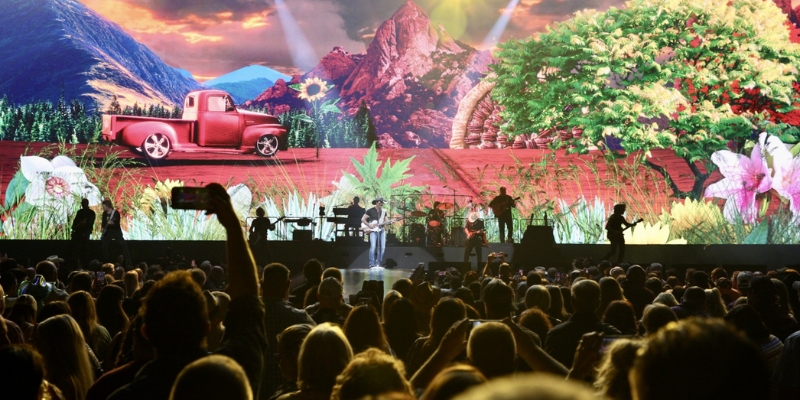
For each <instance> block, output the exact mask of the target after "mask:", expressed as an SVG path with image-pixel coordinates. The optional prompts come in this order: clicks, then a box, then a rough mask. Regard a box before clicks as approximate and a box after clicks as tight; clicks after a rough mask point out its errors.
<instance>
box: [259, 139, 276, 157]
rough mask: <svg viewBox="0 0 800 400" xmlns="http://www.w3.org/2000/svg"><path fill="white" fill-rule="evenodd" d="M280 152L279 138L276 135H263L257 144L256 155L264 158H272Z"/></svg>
mask: <svg viewBox="0 0 800 400" xmlns="http://www.w3.org/2000/svg"><path fill="white" fill-rule="evenodd" d="M277 152H278V137H277V136H275V135H270V134H266V135H261V137H260V138H259V139H258V142H256V153H258V154H259V155H261V156H264V157H272V156H274V155H275V153H277Z"/></svg>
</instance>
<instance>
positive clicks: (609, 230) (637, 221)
mask: <svg viewBox="0 0 800 400" xmlns="http://www.w3.org/2000/svg"><path fill="white" fill-rule="evenodd" d="M642 221H644V219H642V218H639V219H637V220H636V221H634V222H633V223H632V224H631V225H630V226H626V227H625V228H624V229H623V230H621V231H616V230H613V229H608V233H614V234H617V235H620V236H622V233H623V232H625V231H627V230H628V228H630V227H632V226H636V224H638V223H639V222H642Z"/></svg>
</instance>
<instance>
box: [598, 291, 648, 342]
mask: <svg viewBox="0 0 800 400" xmlns="http://www.w3.org/2000/svg"><path fill="white" fill-rule="evenodd" d="M603 322H605V323H607V324H610V325H611V326H613V327H615V328H617V329H619V331H620V332H622V334H623V335H632V336H636V335H638V334H639V324H638V321H637V320H636V315H635V314H634V312H633V306H632V305H631V303H630V302H628V301H627V300H614V301H612V302H611V303H610V304H609V305H608V308H606V312H605V313H603Z"/></svg>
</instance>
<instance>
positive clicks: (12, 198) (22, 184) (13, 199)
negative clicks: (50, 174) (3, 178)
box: [5, 171, 30, 209]
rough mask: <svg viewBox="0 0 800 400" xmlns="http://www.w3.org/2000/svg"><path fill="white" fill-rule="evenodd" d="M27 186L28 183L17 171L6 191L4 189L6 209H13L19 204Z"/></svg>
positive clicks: (20, 172)
mask: <svg viewBox="0 0 800 400" xmlns="http://www.w3.org/2000/svg"><path fill="white" fill-rule="evenodd" d="M29 184H30V182H28V180H27V179H25V176H23V175H22V171H17V173H16V174H14V177H13V178H12V179H11V182H9V184H8V189H6V204H5V208H6V209H9V208H11V207H13V206H14V205H15V204H17V203H18V202H19V200H20V199H21V198H22V196H24V195H25V189H27V188H28V185H29Z"/></svg>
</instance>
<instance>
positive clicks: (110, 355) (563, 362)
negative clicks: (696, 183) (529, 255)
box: [0, 184, 800, 400]
mask: <svg viewBox="0 0 800 400" xmlns="http://www.w3.org/2000/svg"><path fill="white" fill-rule="evenodd" d="M209 188H210V189H211V190H212V193H213V194H214V195H213V196H212V199H211V200H210V206H209V210H208V211H209V212H210V213H213V214H216V215H217V218H218V221H219V222H220V223H221V224H222V225H223V227H224V228H225V230H226V232H227V256H226V260H225V262H224V263H220V264H223V265H220V266H214V265H212V263H211V262H203V263H200V264H199V265H193V263H184V262H181V261H178V262H172V261H169V260H161V261H159V263H152V264H147V263H143V262H142V263H139V264H135V265H130V266H127V265H124V263H123V264H122V265H120V264H113V263H107V264H102V263H100V262H97V261H93V262H90V263H88V264H87V265H86V266H85V268H83V267H80V266H77V267H76V266H74V265H70V264H69V263H68V262H67V263H65V262H64V260H63V259H60V258H58V257H55V256H54V257H50V258H48V259H47V260H42V261H41V262H39V263H38V264H37V265H36V266H35V268H25V266H23V265H20V264H19V263H17V261H15V260H14V259H13V256H14V254H13V253H12V254H10V255H8V256H3V259H2V260H0V294H2V299H3V301H2V302H0V316H1V317H0V377H2V381H3V384H2V385H0V398H3V399H67V400H84V399H90V400H95V399H112V400H119V399H260V400H267V399H280V400H307V399H337V400H338V399H342V400H344V399H423V400H440V399H450V398H459V399H487V398H492V399H517V398H519V399H521V398H533V399H590V398H597V397H600V398H608V399H676V398H679V399H725V400H732V399H770V398H773V399H797V398H800V346H798V343H799V342H800V325H798V323H797V321H796V319H795V317H794V312H795V311H794V310H797V309H798V308H799V307H800V296H799V295H798V294H799V293H800V273H798V272H797V271H794V270H791V269H787V270H779V271H769V272H767V273H759V272H749V271H741V272H739V271H735V272H733V273H732V274H730V275H729V274H728V271H726V270H724V269H722V268H717V269H714V270H713V271H695V270H691V269H690V270H687V271H685V273H683V272H684V271H681V272H682V273H678V271H675V270H672V269H664V268H663V267H662V266H661V265H660V264H651V265H647V266H640V265H627V264H625V263H618V264H612V263H610V262H608V261H602V262H600V263H599V264H595V263H593V262H591V261H590V260H576V261H575V262H574V263H573V267H572V268H571V270H570V271H559V270H557V269H556V268H547V269H546V268H543V267H537V268H534V269H532V270H531V271H529V272H528V273H527V274H523V273H521V272H522V271H516V273H515V271H514V270H512V268H511V266H510V265H509V263H507V262H506V260H505V259H504V258H503V255H501V254H500V255H495V254H492V255H490V259H489V261H488V262H487V263H486V265H485V267H484V268H483V269H482V270H481V271H469V272H467V273H465V274H462V273H460V272H459V271H457V270H448V271H446V273H445V274H444V275H440V274H427V275H428V276H434V277H436V279H435V280H426V279H425V277H426V274H425V271H424V270H423V269H421V268H418V269H417V270H415V271H414V273H413V274H411V276H410V277H408V278H401V279H398V280H396V281H394V282H386V283H387V289H388V288H391V289H390V290H387V292H386V293H385V294H384V293H382V292H380V291H378V290H372V289H370V288H366V290H363V291H360V292H358V293H345V292H344V287H345V285H344V278H343V274H342V272H341V271H340V270H338V269H337V268H335V267H329V268H324V266H323V264H322V263H320V262H319V261H317V260H313V259H312V260H309V261H308V262H307V263H306V264H305V265H304V267H303V274H304V276H305V281H304V282H303V283H302V284H300V285H296V286H294V287H293V285H292V279H291V276H290V271H289V269H288V268H287V267H286V266H284V265H282V264H279V263H271V264H268V265H266V266H257V265H256V263H255V262H254V261H253V257H252V255H251V252H250V250H249V247H248V244H247V242H246V240H245V237H244V233H243V231H242V229H241V226H240V223H239V220H238V218H237V217H236V214H235V213H234V211H233V209H232V207H231V204H230V201H229V198H228V196H227V194H226V192H225V190H224V189H223V188H222V187H221V186H219V185H213V184H212V185H209Z"/></svg>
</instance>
